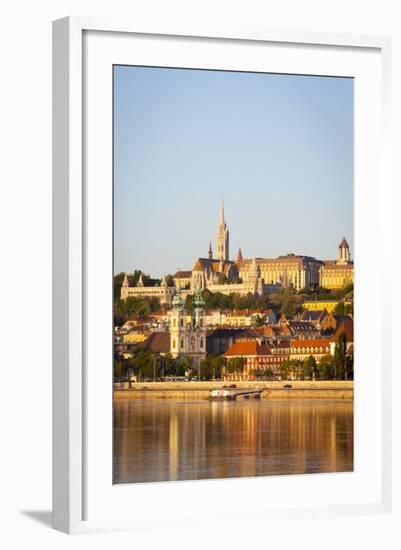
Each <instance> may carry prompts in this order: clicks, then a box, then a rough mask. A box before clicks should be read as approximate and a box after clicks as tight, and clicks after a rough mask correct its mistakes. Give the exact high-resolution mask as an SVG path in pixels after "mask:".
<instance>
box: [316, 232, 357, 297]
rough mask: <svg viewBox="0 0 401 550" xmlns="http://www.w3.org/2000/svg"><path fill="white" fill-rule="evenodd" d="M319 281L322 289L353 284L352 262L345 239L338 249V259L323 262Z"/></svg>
mask: <svg viewBox="0 0 401 550" xmlns="http://www.w3.org/2000/svg"><path fill="white" fill-rule="evenodd" d="M319 281H320V282H319V284H320V286H321V287H324V288H342V287H344V286H346V285H348V284H350V283H353V282H354V262H353V261H352V260H351V254H350V249H349V245H348V243H347V241H346V239H345V237H344V238H343V240H342V241H341V243H340V244H339V247H338V259H337V260H325V261H324V262H323V265H322V266H321V268H320V277H319Z"/></svg>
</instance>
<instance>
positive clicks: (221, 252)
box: [216, 201, 230, 260]
mask: <svg viewBox="0 0 401 550" xmlns="http://www.w3.org/2000/svg"><path fill="white" fill-rule="evenodd" d="M229 239H230V237H229V231H228V228H227V225H226V222H225V219H224V203H223V201H221V207H220V220H219V225H218V226H217V233H216V258H217V259H218V260H228V259H229V257H230V251H229V242H230V241H229Z"/></svg>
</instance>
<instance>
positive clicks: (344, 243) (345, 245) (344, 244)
mask: <svg viewBox="0 0 401 550" xmlns="http://www.w3.org/2000/svg"><path fill="white" fill-rule="evenodd" d="M339 248H349V245H348V243H347V241H346V240H345V237H343V240H342V241H341V242H340V246H339Z"/></svg>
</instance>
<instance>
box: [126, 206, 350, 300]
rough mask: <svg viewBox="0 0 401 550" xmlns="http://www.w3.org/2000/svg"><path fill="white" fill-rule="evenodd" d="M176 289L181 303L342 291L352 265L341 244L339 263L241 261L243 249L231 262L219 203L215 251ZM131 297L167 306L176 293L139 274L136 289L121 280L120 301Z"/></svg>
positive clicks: (183, 274) (178, 278) (179, 278)
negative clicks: (191, 298) (287, 291)
mask: <svg viewBox="0 0 401 550" xmlns="http://www.w3.org/2000/svg"><path fill="white" fill-rule="evenodd" d="M173 280H174V285H175V287H176V288H179V289H181V290H182V296H183V298H185V297H186V296H187V295H189V294H194V293H195V291H196V289H200V290H204V289H208V290H209V291H210V292H212V293H217V292H219V293H222V294H226V295H229V294H239V295H241V296H246V295H248V294H252V295H258V296H265V295H267V294H271V293H277V292H280V291H281V290H282V289H283V288H294V289H295V290H300V289H302V288H314V287H317V286H318V285H319V284H320V285H321V286H325V287H327V288H338V287H342V286H343V285H344V284H346V282H350V281H352V280H353V262H352V261H351V260H350V254H349V247H348V244H347V242H346V241H345V239H343V241H342V243H341V244H340V247H339V259H338V260H336V261H331V260H329V261H327V262H322V261H320V260H317V259H316V258H314V257H312V256H305V255H296V254H287V255H285V256H279V257H278V258H260V257H258V258H244V257H243V254H242V250H241V248H240V249H239V250H238V253H237V257H236V259H235V261H234V260H230V232H229V229H228V226H227V223H226V220H225V214H224V205H223V203H222V204H221V207H220V216H219V223H218V225H217V230H216V249H215V254H214V255H213V249H212V244H211V243H210V244H209V250H208V254H207V257H198V258H196V260H195V262H194V264H193V267H192V269H191V270H186V271H177V273H175V275H173ZM130 296H135V297H138V298H140V297H146V298H151V297H154V298H157V299H158V300H159V302H160V304H162V305H168V306H170V305H171V302H172V299H173V296H174V288H172V287H169V286H168V284H167V280H166V277H163V279H162V281H161V284H160V286H155V287H147V286H144V281H143V279H142V275H141V277H140V279H139V281H138V283H137V285H136V286H135V287H131V286H130V284H129V280H128V277H127V276H125V278H124V281H123V284H122V287H121V299H122V300H126V299H127V298H128V297H130Z"/></svg>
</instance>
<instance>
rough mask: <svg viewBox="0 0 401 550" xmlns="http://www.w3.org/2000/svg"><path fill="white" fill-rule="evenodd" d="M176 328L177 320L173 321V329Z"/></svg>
mask: <svg viewBox="0 0 401 550" xmlns="http://www.w3.org/2000/svg"><path fill="white" fill-rule="evenodd" d="M176 326H177V319H173V327H176Z"/></svg>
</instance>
